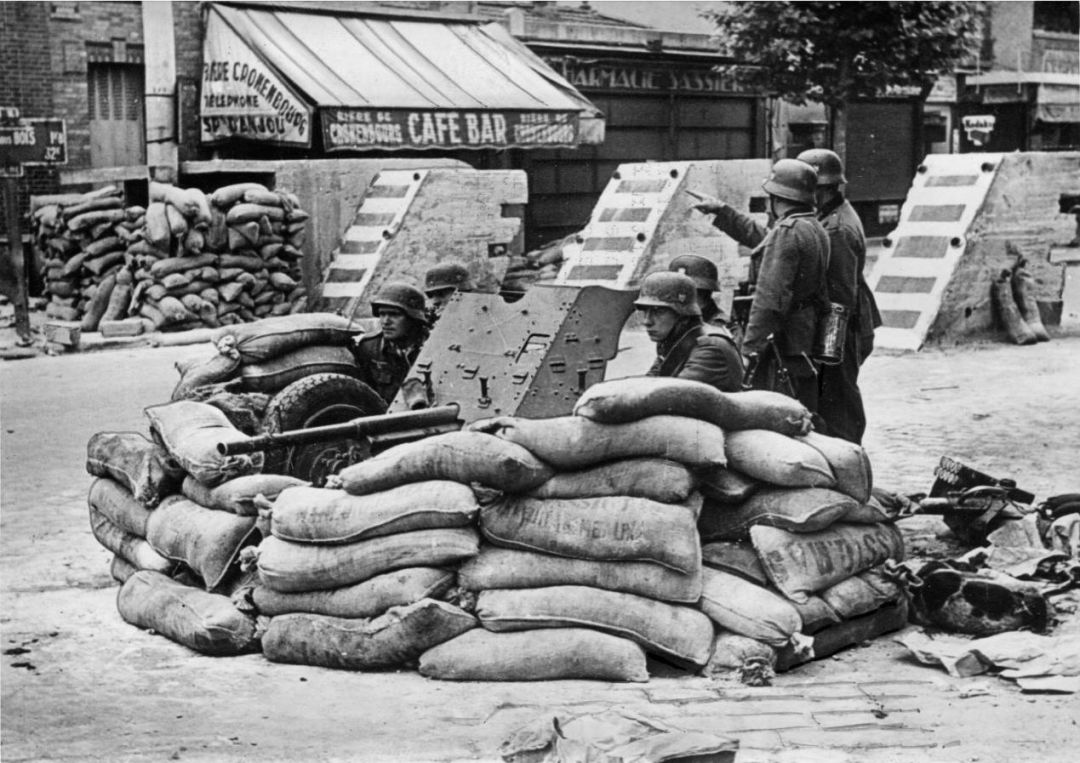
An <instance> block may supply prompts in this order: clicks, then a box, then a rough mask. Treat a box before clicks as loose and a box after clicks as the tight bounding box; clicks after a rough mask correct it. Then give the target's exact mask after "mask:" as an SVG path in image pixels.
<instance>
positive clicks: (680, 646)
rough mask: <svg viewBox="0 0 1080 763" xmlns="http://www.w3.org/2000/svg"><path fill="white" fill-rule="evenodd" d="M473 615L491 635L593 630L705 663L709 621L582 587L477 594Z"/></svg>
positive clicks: (638, 598)
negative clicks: (555, 629) (563, 629)
mask: <svg viewBox="0 0 1080 763" xmlns="http://www.w3.org/2000/svg"><path fill="white" fill-rule="evenodd" d="M476 615H477V617H479V618H480V624H481V625H483V626H484V627H485V628H486V629H488V630H490V631H495V632H505V631H522V630H532V629H535V628H574V627H584V628H593V629H596V630H599V631H604V632H605V633H611V634H613V635H616V636H621V637H622V638H628V639H630V640H631V641H633V642H634V643H636V644H639V645H641V647H642V648H643V649H645V651H646V652H652V653H656V654H660V655H663V656H665V657H670V658H673V659H675V660H678V661H681V662H684V663H691V664H693V665H704V664H705V663H706V662H707V661H708V659H709V650H710V649H711V648H712V640H713V627H712V622H710V620H709V618H708V617H706V616H705V615H704V614H703V613H702V612H700V611H698V610H696V609H691V608H690V607H682V606H678V605H675V604H665V603H664V602H660V601H656V600H654V599H647V598H645V597H644V596H635V595H633V594H629V593H616V592H615V591H605V590H602V589H599V588H589V587H587V586H553V587H551V588H526V589H519V590H494V591H482V592H481V593H480V596H479V597H477V600H476Z"/></svg>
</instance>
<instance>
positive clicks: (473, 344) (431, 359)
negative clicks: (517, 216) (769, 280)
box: [219, 284, 636, 485]
mask: <svg viewBox="0 0 1080 763" xmlns="http://www.w3.org/2000/svg"><path fill="white" fill-rule="evenodd" d="M635 295H636V291H628V290H615V289H608V288H605V287H602V286H584V287H581V286H566V285H550V284H538V285H536V286H534V287H533V288H531V289H529V290H528V291H527V292H526V293H525V295H524V296H523V297H522V298H520V299H518V300H516V301H514V302H507V301H505V300H504V299H502V298H501V297H500V296H499V295H497V294H487V293H479V292H471V293H458V294H455V295H454V297H453V298H452V299H451V300H450V302H449V303H448V304H447V305H446V307H445V308H444V310H443V313H442V316H441V318H440V319H439V320H438V322H437V323H436V324H435V326H434V328H433V329H432V331H431V334H430V335H429V337H428V339H427V341H426V342H425V343H424V346H423V348H422V349H421V351H420V355H419V356H418V357H417V360H416V362H415V363H414V364H413V366H412V368H411V369H410V371H409V373H408V374H407V376H406V379H405V382H404V383H403V384H402V387H401V390H400V391H399V393H398V394H397V396H396V397H395V398H394V400H393V401H392V402H391V403H390V405H389V406H385V404H383V402H382V401H381V399H380V398H379V397H378V395H376V394H375V392H374V391H373V390H371V389H370V388H369V387H368V386H367V385H366V384H364V383H363V382H361V381H359V380H357V379H353V378H351V377H349V376H346V375H342V374H315V375H312V376H309V377H306V378H304V379H301V380H299V381H297V382H294V383H293V384H291V385H289V387H286V388H285V389H284V390H282V392H281V393H279V394H278V395H277V396H276V397H275V399H274V402H272V403H271V405H270V408H269V409H268V411H267V417H266V423H265V427H266V433H265V434H263V435H260V436H258V437H254V438H252V439H250V440H248V441H245V442H242V443H236V444H233V443H228V444H226V443H222V444H220V445H219V451H221V452H222V453H223V454H235V453H242V452H254V451H265V452H266V468H265V470H266V471H271V472H279V473H284V474H291V475H294V476H297V477H300V478H302V479H307V480H310V481H312V482H314V483H315V484H317V485H321V484H322V483H323V482H325V480H326V477H327V476H329V475H331V474H334V473H335V472H337V471H338V470H340V469H341V468H343V467H344V466H347V465H348V464H351V463H355V462H357V461H361V460H363V459H365V458H368V457H370V456H372V455H375V454H377V453H378V452H380V451H382V450H385V449H386V448H388V447H390V446H392V445H398V444H401V443H405V442H411V441H414V440H419V439H422V438H424V437H430V436H431V435H433V434H439V433H442V432H448V431H455V430H457V429H460V428H461V427H462V426H464V425H465V424H469V423H472V422H473V421H477V420H479V419H483V418H488V417H491V416H521V417H525V418H546V417H551V416H563V415H567V414H569V413H570V412H571V411H572V409H573V406H574V403H575V402H576V401H577V399H578V397H579V396H580V395H581V393H582V392H584V391H585V390H586V389H587V388H588V387H590V386H592V385H593V384H595V383H596V382H598V381H601V380H602V379H603V378H604V372H605V370H606V368H607V363H608V361H609V360H611V359H612V358H613V357H615V354H616V352H617V351H618V340H619V335H620V333H621V331H622V327H623V324H624V323H625V322H626V320H627V318H628V317H629V316H630V314H631V312H632V311H633V301H634V298H635Z"/></svg>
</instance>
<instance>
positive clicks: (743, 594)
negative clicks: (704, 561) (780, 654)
mask: <svg viewBox="0 0 1080 763" xmlns="http://www.w3.org/2000/svg"><path fill="white" fill-rule="evenodd" d="M702 576H703V579H704V588H703V589H702V593H701V610H702V611H703V612H704V613H705V614H706V615H708V616H709V618H710V619H711V620H712V621H713V622H715V623H716V624H717V625H719V626H720V627H722V628H726V629H727V630H729V631H731V632H732V633H738V634H739V635H742V636H748V637H750V638H752V639H757V640H758V641H762V642H764V643H766V644H769V645H771V646H783V645H784V644H786V643H788V641H790V640H791V637H792V636H793V635H795V634H796V633H798V632H799V629H800V628H801V627H802V619H801V618H800V617H799V613H798V611H796V609H795V607H794V606H793V605H792V604H791V602H789V601H787V600H785V599H784V597H783V596H780V595H778V594H776V593H773V592H772V591H770V590H768V589H767V588H763V587H761V586H759V585H755V584H754V583H751V582H749V581H747V580H743V579H742V578H740V577H738V576H737V575H730V574H728V573H726V572H722V571H721V570H714V569H710V568H708V567H706V568H705V569H704V570H703V571H702Z"/></svg>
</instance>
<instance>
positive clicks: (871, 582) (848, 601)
mask: <svg viewBox="0 0 1080 763" xmlns="http://www.w3.org/2000/svg"><path fill="white" fill-rule="evenodd" d="M902 595H903V589H902V588H901V586H900V584H899V583H898V582H897V581H895V580H892V579H890V578H888V577H886V576H885V574H884V572H883V571H882V570H881V569H874V570H867V571H866V572H863V573H861V574H859V575H855V576H854V577H850V578H848V579H847V580H841V581H840V582H839V583H837V584H836V585H833V586H830V587H828V588H826V589H825V590H824V591H822V592H821V600H822V601H824V602H825V603H826V604H827V605H828V606H829V607H830V608H831V609H832V610H833V611H834V612H836V614H837V615H839V616H840V618H841V619H844V620H850V619H851V618H853V617H858V616H859V615H865V614H866V613H867V612H873V611H874V610H876V609H880V608H881V607H883V606H885V605H886V604H892V603H893V602H895V601H897V600H898V599H899V598H900V597H901V596H902Z"/></svg>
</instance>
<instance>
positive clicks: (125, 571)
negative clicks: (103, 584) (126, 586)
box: [109, 554, 139, 583]
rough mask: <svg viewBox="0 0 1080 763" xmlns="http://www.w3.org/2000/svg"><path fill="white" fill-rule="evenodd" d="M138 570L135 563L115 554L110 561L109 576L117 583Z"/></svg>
mask: <svg viewBox="0 0 1080 763" xmlns="http://www.w3.org/2000/svg"><path fill="white" fill-rule="evenodd" d="M138 571H139V569H138V568H137V567H136V566H135V565H134V564H132V563H131V562H129V561H128V560H127V559H125V558H124V557H122V556H117V555H116V554H113V558H112V561H111V562H109V576H110V577H111V578H112V579H113V580H115V581H116V582H117V583H123V582H124V581H126V580H127V579H128V578H130V577H131V576H132V575H134V574H135V573H136V572H138Z"/></svg>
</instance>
